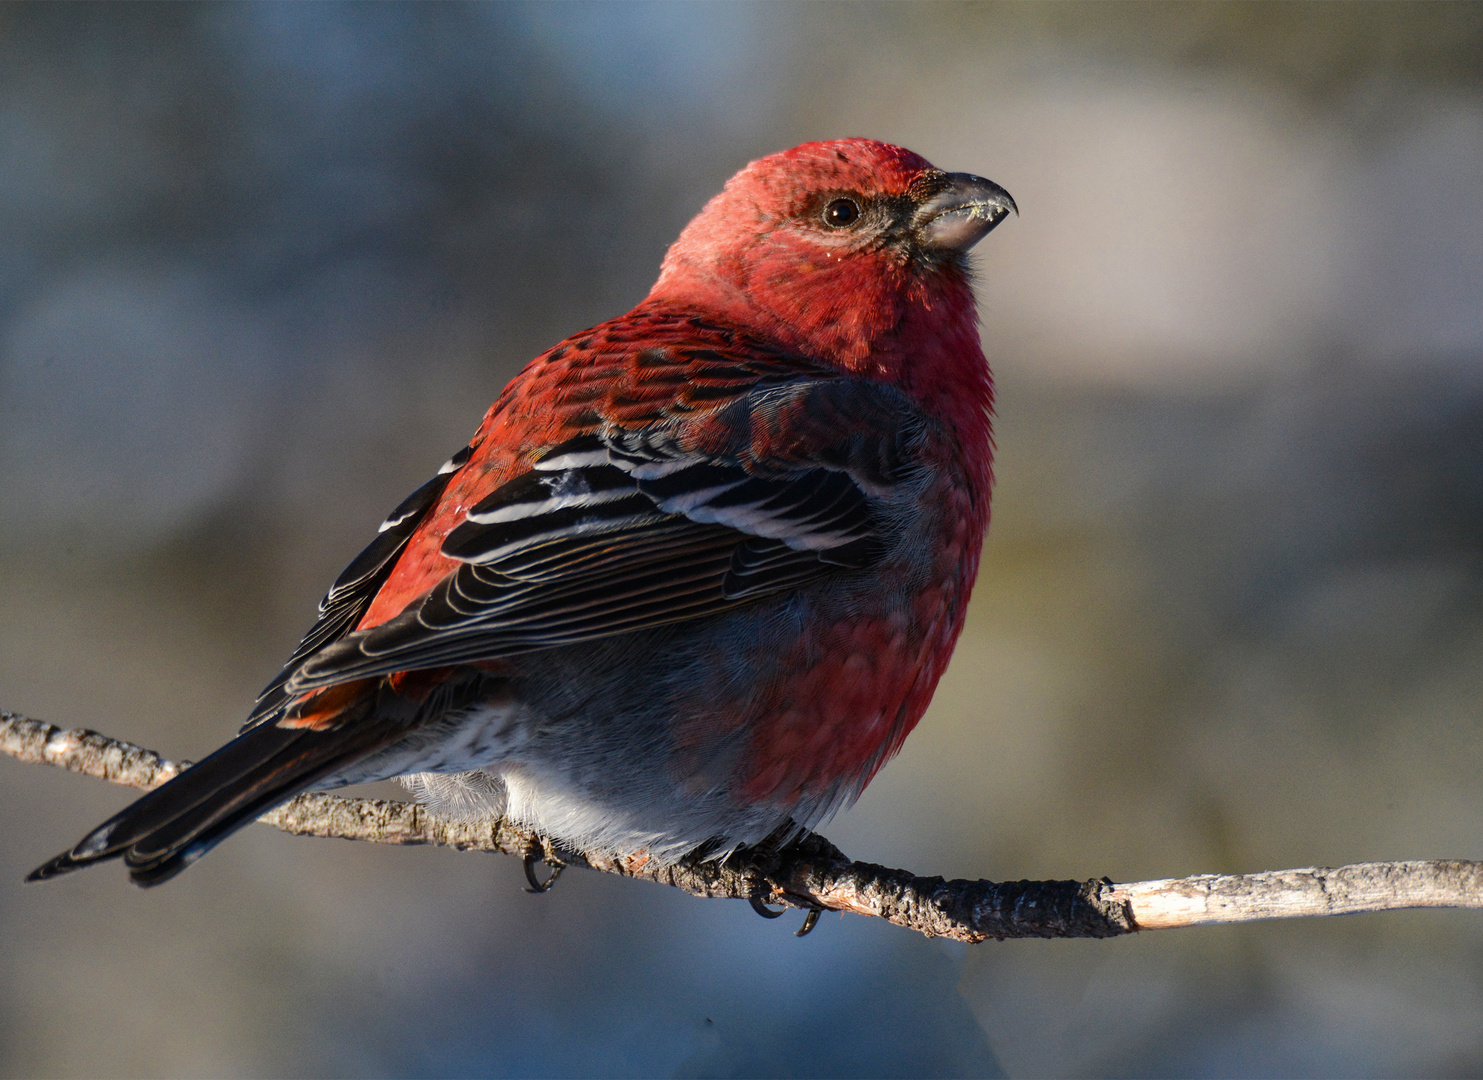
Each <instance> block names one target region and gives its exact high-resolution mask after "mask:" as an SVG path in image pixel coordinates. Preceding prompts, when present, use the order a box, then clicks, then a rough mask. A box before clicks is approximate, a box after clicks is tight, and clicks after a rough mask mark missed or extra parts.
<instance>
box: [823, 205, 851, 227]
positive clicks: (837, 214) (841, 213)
mask: <svg viewBox="0 0 1483 1080" xmlns="http://www.w3.org/2000/svg"><path fill="white" fill-rule="evenodd" d="M859 220H860V206H859V204H858V203H856V202H855V200H854V199H835V200H834V201H833V202H831V203H830V204H829V205H828V206H826V207H824V224H825V225H828V226H829V227H830V228H831V229H848V228H849V227H850V226H851V225H853V224H854V223H855V222H857V221H859Z"/></svg>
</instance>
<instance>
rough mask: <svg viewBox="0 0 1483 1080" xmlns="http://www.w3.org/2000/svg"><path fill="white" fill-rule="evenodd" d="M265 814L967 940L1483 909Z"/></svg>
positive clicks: (1405, 898) (8, 749) (1441, 864)
mask: <svg viewBox="0 0 1483 1080" xmlns="http://www.w3.org/2000/svg"><path fill="white" fill-rule="evenodd" d="M0 753H3V754H6V755H8V756H10V757H13V758H16V759H17V760H19V761H23V762H28V763H31V764H45V765H56V766H58V767H60V768H63V769H66V770H68V771H69V772H77V773H83V774H84V775H87V776H93V777H97V778H99V779H102V780H108V781H111V782H112V783H115V784H125V785H127V786H129V787H135V788H142V789H145V790H148V789H150V788H154V787H158V786H159V785H160V784H163V783H164V782H165V781H166V780H169V779H170V778H171V777H173V776H175V775H176V774H177V773H179V772H181V771H182V770H184V769H185V768H187V767H188V763H184V762H182V763H176V762H172V761H168V760H166V759H165V758H163V757H161V756H160V755H159V754H157V753H155V752H154V751H152V750H146V749H144V748H142V747H139V746H134V745H132V744H130V743H126V742H120V741H119V740H117V739H110V738H108V737H107V736H104V735H99V734H98V733H97V732H94V731H88V730H86V729H82V728H77V729H73V730H71V731H65V730H63V729H61V728H58V727H54V726H53V725H51V724H46V723H42V722H41V721H39V720H31V719H28V718H27V717H24V716H20V715H17V714H15V713H9V712H0ZM260 820H261V821H263V822H265V823H267V824H269V825H273V826H275V827H276V828H279V829H282V830H283V831H285V832H289V833H293V834H294V835H296V836H322V837H339V838H341V839H345V840H365V841H369V842H370V843H376V844H432V845H436V846H439V847H451V848H454V849H456V850H459V851H494V852H500V853H503V854H506V855H514V856H517V857H520V858H525V859H531V858H536V859H543V860H545V861H547V862H549V863H551V864H552V865H556V866H561V865H570V866H585V867H588V868H589V869H592V870H598V871H601V872H603V873H609V874H619V875H622V876H624V877H632V878H642V879H646V880H649V881H656V882H660V883H662V884H665V885H672V886H674V887H675V888H678V889H683V890H684V891H685V892H688V893H691V894H692V895H695V896H708V897H723V898H731V899H745V900H753V901H757V902H765V903H773V904H786V905H789V906H792V907H798V908H805V909H810V910H819V909H824V910H834V911H850V912H854V913H855V914H857V915H870V916H874V917H876V918H882V919H886V920H887V921H889V922H893V923H895V924H896V925H898V926H904V927H906V928H908V929H911V930H916V931H918V932H920V933H923V934H926V935H927V936H929V937H948V938H955V939H957V940H959V941H968V942H979V941H983V940H985V939H987V938H998V939H1001V940H1002V939H1004V938H1010V937H1016V938H1019V937H1096V938H1102V937H1116V936H1118V935H1120V934H1128V933H1134V932H1136V931H1139V930H1163V929H1169V928H1172V927H1178V926H1197V925H1201V924H1205V923H1229V922H1248V921H1251V920H1254V919H1281V918H1296V917H1304V916H1313V915H1347V914H1354V913H1357V912H1364V911H1389V910H1395V909H1398V908H1416V907H1452V908H1483V862H1469V861H1462V860H1445V861H1431V862H1394V863H1357V864H1354V865H1351V866H1341V867H1337V868H1333V869H1329V868H1322V867H1312V868H1308V869H1302V870H1275V871H1268V872H1266V873H1260V874H1202V875H1199V876H1197V877H1189V878H1177V879H1168V880H1163V881H1136V882H1127V883H1123V884H1114V883H1113V882H1111V881H1109V880H1107V879H1105V878H1104V879H1102V880H1092V881H1011V882H993V881H965V880H954V881H944V880H943V879H942V878H940V877H917V876H916V875H914V874H911V873H908V872H907V871H905V870H892V869H889V868H887V867H884V866H877V865H875V864H874V863H864V862H853V861H851V860H850V859H848V858H846V857H845V855H844V853H843V852H841V851H840V850H839V849H838V848H836V847H835V846H834V845H833V844H831V843H829V841H828V840H825V839H824V838H823V837H822V836H819V835H817V834H814V833H810V834H808V835H807V836H805V837H803V838H802V839H800V840H797V841H795V842H793V843H791V844H788V845H787V846H785V847H780V848H753V849H748V850H745V851H742V852H738V853H737V854H735V855H733V856H732V857H731V858H729V859H727V860H726V861H725V862H724V863H715V862H700V861H694V860H690V861H685V862H682V863H680V864H678V865H674V866H656V865H653V864H652V863H651V862H649V861H648V860H647V859H645V858H643V857H642V856H639V857H630V858H626V859H623V858H614V857H612V856H608V855H600V854H595V853H585V852H579V851H570V850H567V849H565V848H562V847H560V846H559V845H556V844H553V843H552V842H551V841H549V840H548V839H546V838H544V837H541V836H538V835H537V834H535V833H533V832H530V831H529V830H526V829H522V828H520V827H519V826H516V825H514V824H512V823H510V822H508V821H505V820H495V821H486V822H462V821H452V820H449V819H447V818H441V817H438V816H436V815H434V814H430V813H428V812H427V811H426V810H425V809H423V808H422V807H421V806H418V805H417V804H415V803H405V802H385V801H381V800H370V799H345V798H340V797H337V796H333V795H325V794H318V793H310V794H305V795H300V796H298V797H297V798H295V799H293V800H292V801H291V802H288V803H286V804H285V805H283V806H281V807H279V808H278V809H277V810H274V811H273V812H272V813H270V814H267V815H265V816H264V817H262V818H261V819H260Z"/></svg>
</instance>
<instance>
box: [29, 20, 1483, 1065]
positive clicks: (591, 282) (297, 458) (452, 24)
mask: <svg viewBox="0 0 1483 1080" xmlns="http://www.w3.org/2000/svg"><path fill="white" fill-rule="evenodd" d="M849 134H861V135H870V136H873V137H875V138H880V139H886V140H890V141H895V142H900V143H903V144H905V145H907V146H909V147H911V148H912V149H914V150H917V151H919V152H921V153H923V154H925V155H926V156H927V157H929V158H931V159H932V160H933V161H935V162H936V163H937V164H939V165H941V166H943V167H945V168H948V169H953V170H967V171H973V172H977V173H981V174H983V175H986V176H989V177H992V178H993V179H994V180H996V181H998V182H999V183H1001V184H1003V185H1004V186H1005V187H1007V188H1008V189H1009V190H1010V191H1012V192H1013V193H1014V195H1015V197H1016V198H1017V199H1018V200H1019V203H1020V206H1021V208H1022V212H1023V213H1022V216H1021V217H1020V218H1017V219H1014V220H1011V221H1010V222H1009V223H1007V224H1006V225H1005V226H1004V227H1003V228H1002V229H1000V230H999V231H997V232H996V233H995V234H994V235H993V236H992V237H990V238H989V239H988V240H987V241H986V242H985V243H984V244H983V245H982V251H981V252H980V254H979V256H978V266H979V269H980V272H981V275H980V297H981V299H982V307H983V316H984V343H985V348H986V351H987V353H988V355H989V357H990V359H991V361H992V362H993V364H994V366H995V370H996V373H997V376H998V381H999V385H1000V410H999V411H1000V420H999V424H998V433H999V446H1000V455H999V466H998V470H997V471H998V477H999V488H998V491H997V493H996V496H995V506H996V509H995V520H994V525H993V528H992V531H991V538H990V541H989V544H988V547H987V550H986V553H985V562H984V569H983V574H982V577H981V579H980V584H979V591H978V593H977V595H976V596H975V600H974V606H973V608H972V611H971V615H970V621H969V625H968V629H967V631H966V633H965V635H964V640H963V643H962V644H961V645H960V647H959V650H958V655H957V658H956V660H955V662H954V665H953V667H952V668H951V670H950V671H949V673H948V676H947V678H946V679H945V681H944V683H943V686H942V688H941V690H940V691H939V693H938V698H937V701H936V703H935V704H934V706H933V708H932V711H931V712H930V713H929V714H928V716H927V718H926V719H925V720H924V722H923V723H922V726H921V727H920V728H919V730H918V731H917V733H916V734H915V735H913V737H912V739H911V740H910V741H909V742H908V744H907V747H906V750H905V751H904V753H903V754H902V755H901V757H900V758H899V759H898V760H897V761H896V762H895V763H893V764H892V765H890V766H889V767H888V768H887V769H886V770H885V771H884V773H883V774H882V775H881V776H880V778H879V779H878V780H877V781H876V783H875V784H874V785H873V786H872V787H871V789H870V790H869V791H868V792H866V794H865V796H864V797H863V798H862V799H861V801H860V803H859V804H858V806H857V807H856V808H855V809H854V810H852V811H851V812H849V813H848V814H845V815H844V816H842V817H841V818H840V819H838V820H837V821H836V822H834V823H833V824H832V825H831V826H830V827H828V828H827V829H826V830H824V831H825V832H826V834H827V835H829V836H830V837H831V838H832V839H833V840H835V841H836V842H837V843H839V844H840V845H841V846H842V847H844V848H845V849H846V850H847V851H848V852H850V853H851V854H852V855H854V856H855V857H858V858H867V859H872V860H876V861H880V862H885V863H888V864H893V865H901V866H908V867H910V868H912V869H914V870H916V871H918V872H922V873H942V874H945V875H948V876H966V877H1001V878H1020V877H1083V878H1084V877H1091V876H1100V875H1103V874H1106V875H1109V876H1112V877H1114V878H1118V879H1125V880H1126V879H1138V878H1148V877H1166V876H1177V875H1182V874H1187V873H1196V872H1202V871H1254V870H1261V869H1272V868H1278V867H1287V866H1301V865H1309V864H1315V863H1317V864H1335V863H1340V862H1345V861H1354V860H1364V859H1393V858H1424V857H1443V856H1446V857H1468V858H1483V781H1480V765H1483V740H1480V712H1483V664H1480V662H1479V661H1480V657H1483V7H1480V6H1478V5H1473V4H1459V5H1435V4H1422V3H1417V4H1405V5H1397V6H1390V5H1384V4H1366V5H1321V6H1309V5H1305V4H1281V5H1263V4H1238V5H1224V4H1215V3H1210V4H1199V5H1189V6H1181V5H1159V6H1153V5H1131V6H1130V5H1122V4H1097V5H1092V6H1081V5H1078V4H1056V5H1049V4H1046V5H1039V4H1031V5H1019V4H995V5H987V6H956V5H951V4H936V5H930V6H928V5H902V6H894V5H863V4H857V5H842V6H837V5H832V4H825V3H819V4H810V5H804V6H792V5H781V4H778V5H765V6H762V5H759V6H737V5H726V4H718V5H707V4H698V3H697V4H686V5H683V6H681V5H670V4H655V5H647V4H645V5H625V4H603V5H596V6H583V5H535V6H521V5H500V6H458V5H414V6H400V5H365V6H339V5H334V4H303V5H297V4H283V5H267V4H265V5H258V4H233V5H222V6H215V5H206V4H200V5H175V4H172V5H165V6H158V7H155V6H123V5H106V6H104V5H96V6H81V5H77V6H74V5H66V6H40V7H31V6H24V5H6V6H4V7H0V237H3V243H0V707H3V708H8V709H14V710H18V711H22V712H25V713H28V714H30V715H33V716H37V717H39V718H42V719H46V720H50V721H52V722H54V723H58V724H62V725H64V726H67V725H87V726H90V727H94V728H98V729H100V730H103V731H106V732H108V733H110V734H113V735H116V736H119V737H123V738H127V739H130V740H132V741H135V742H139V743H143V744H146V745H149V746H152V747H155V748H158V749H159V750H161V751H163V752H165V753H167V754H169V755H172V756H175V757H187V758H195V757H199V756H201V755H202V754H204V753H205V752H207V751H208V750H210V749H211V748H212V747H214V746H215V745H216V744H217V743H219V742H220V741H221V740H222V739H223V738H224V737H225V736H226V735H228V734H229V733H230V732H232V731H233V730H234V729H235V726H236V724H237V723H238V722H239V720H240V718H241V717H242V716H243V715H244V714H245V711H246V709H247V707H248V705H249V703H250V702H251V700H252V698H253V696H254V694H255V692H256V691H257V690H258V688H259V687H261V685H262V684H263V683H264V682H266V681H267V679H268V678H269V677H270V676H271V675H272V674H273V673H274V672H275V671H276V669H277V666H278V664H279V663H280V662H281V661H282V660H283V658H284V657H285V656H286V655H287V653H288V652H289V651H290V650H291V648H292V646H293V644H294V643H295V642H296V640H297V638H298V636H299V634H300V633H301V632H302V630H303V629H304V628H305V627H306V626H307V625H308V623H309V622H310V620H311V618H312V615H313V607H314V603H315V601H316V600H317V599H318V597H319V595H320V593H321V592H322V591H323V589H324V587H325V585H326V584H327V583H328V582H329V581H330V580H331V579H332V578H333V577H334V575H335V573H336V572H337V571H338V570H339V568H340V567H341V566H342V565H343V564H344V563H345V562H346V561H347V560H348V559H349V558H350V557H351V556H352V555H353V554H354V553H355V552H356V551H357V550H358V549H359V547H360V545H361V544H362V543H363V541H364V540H365V538H366V537H367V536H368V535H369V534H370V532H371V531H372V530H373V529H374V527H375V525H376V523H377V522H378V521H379V520H380V518H381V517H382V515H383V514H384V512H385V511H386V510H387V509H388V508H390V507H391V506H392V505H394V504H395V503H396V502H397V501H399V500H400V498H401V497H402V496H403V495H404V494H405V493H406V492H407V491H409V490H411V488H412V487H414V486H415V485H416V484H418V483H420V482H421V481H422V479H424V478H425V476H426V475H427V474H428V473H429V472H430V471H431V470H432V469H434V468H435V467H436V466H437V465H438V464H439V463H440V462H441V461H442V460H443V459H444V458H445V457H446V456H447V454H448V453H449V452H450V451H452V450H454V449H456V448H457V447H458V446H460V445H462V443H463V440H464V439H465V438H466V436H467V434H468V433H469V431H470V430H471V429H472V428H473V426H474V425H475V424H476V422H477V421H478V418H479V416H480V415H481V414H482V412H483V411H484V409H485V408H486V406H487V405H488V403H489V401H490V400H492V398H493V397H494V396H495V394H496V393H497V392H498V390H499V389H500V387H501V386H502V385H503V383H504V382H505V381H506V380H507V379H508V378H509V377H510V376H511V375H512V374H513V373H514V372H515V371H516V370H517V369H518V367H519V366H520V365H521V364H523V363H524V362H525V361H526V360H527V359H528V358H529V357H531V356H532V355H534V354H535V353H536V352H538V351H540V350H541V349H543V348H544V347H546V346H547V345H549V344H551V343H553V342H554V341H556V340H557V339H559V338H561V337H563V336H565V335H567V334H568V333H571V332H573V331H575V330H577V329H580V328H582V327H584V326H587V325H590V324H592V323H594V322H596V321H598V320H600V319H603V318H606V317H608V316H610V315H613V314H616V313H619V312H621V311H623V310H625V309H626V308H627V307H628V306H630V305H631V304H632V303H634V302H635V301H637V300H638V299H639V298H640V297H641V296H642V295H643V294H644V293H645V291H646V290H647V288H648V286H649V284H650V282H651V281H652V279H653V276H654V275H655V273H656V270H657V266H658V262H659V259H660V257H661V256H662V254H663V252H664V249H665V247H666V245H667V244H668V243H669V242H670V241H671V240H672V239H673V238H674V236H675V235H676V234H677V233H678V231H679V229H680V227H681V226H682V225H683V224H684V222H685V221H686V220H687V219H688V218H689V217H690V216H691V215H692V214H693V213H694V212H695V211H696V210H697V209H698V208H699V207H700V205H701V204H702V202H703V201H704V200H705V199H706V198H707V197H708V196H709V195H710V194H712V193H713V192H715V191H716V190H717V189H718V188H719V187H720V185H721V184H722V183H723V182H724V180H725V179H726V178H727V177H728V176H729V175H730V174H731V173H732V172H733V171H735V170H736V169H737V168H738V167H740V166H741V165H742V164H744V163H745V162H746V161H748V160H749V159H751V158H754V157H757V156H759V155H761V154H764V153H767V152H770V151H773V150H777V149H781V148H783V147H786V146H790V145H793V144H795V143H798V142H801V141H803V140H806V139H814V138H828V137H838V136H842V135H849ZM0 772H3V775H4V784H3V787H0V814H3V815H4V821H5V825H6V827H5V829H4V834H3V839H0V937H3V941H4V942H5V962H4V963H3V965H0V1072H3V1073H4V1074H5V1075H13V1076H80V1075H88V1076H139V1075H162V1076H200V1075H211V1076H228V1075H242V1076H258V1075H311V1074H312V1075H367V1076H392V1075H395V1076H439V1075H460V1076H473V1075H488V1076H511V1075H520V1076H537V1075H552V1076H556V1075H574V1074H593V1075H613V1076H628V1075H633V1076H667V1075H674V1076H687V1077H688V1076H694V1077H699V1076H722V1077H730V1076H737V1077H740V1076H826V1075H839V1076H877V1075H879V1076H888V1075H933V1076H936V1075H941V1076H993V1075H1001V1074H1009V1075H1013V1076H1046V1075H1063V1076H1071V1075H1086V1076H1116V1075H1140V1076H1155V1075H1182V1076H1188V1075H1208V1076H1232V1075H1273V1076H1292V1075H1314V1076H1327V1075H1332V1076H1359V1075H1374V1076H1388V1075H1397V1074H1422V1075H1431V1076H1470V1075H1478V1074H1479V1073H1483V920H1480V919H1479V917H1478V915H1477V914H1476V913H1460V912H1420V913H1403V914H1394V915H1383V916H1367V917H1362V918H1355V919H1348V920H1339V921H1330V922H1299V923H1290V924H1267V925H1255V926H1245V927H1227V928H1217V929H1206V930H1192V931H1180V932H1174V933H1164V934H1154V935H1147V936H1143V937H1138V938H1132V939H1127V940H1119V941H1111V942H1085V941H1072V942H1039V941H1033V942H1010V943H1003V944H996V943H988V944H985V945H982V946H978V947H974V948H966V947H961V946H955V945H951V944H946V945H945V944H944V943H941V942H932V941H927V940H925V939H921V938H918V937H914V936H912V935H910V934H908V933H906V932H904V931H901V930H898V929H895V928H893V927H890V926H887V925H885V924H877V923H874V922H871V921H867V920H863V919H857V918H843V917H835V916H830V917H826V918H825V919H824V920H823V922H822V923H821V925H820V926H819V928H818V930H817V931H816V932H815V933H814V934H813V935H812V936H811V937H809V938H807V939H804V940H796V939H794V938H793V937H792V936H791V935H790V933H789V932H788V931H789V930H790V929H792V928H793V924H794V923H795V922H796V921H797V920H796V916H791V917H790V918H789V919H787V920H783V921H780V922H773V923H768V922H764V921H762V920H760V919H758V918H757V917H756V916H755V915H753V914H752V912H751V911H750V910H749V909H748V908H747V906H746V905H745V904H740V903H722V902H701V901H698V900H694V899H691V898H689V897H685V896H681V895H678V894H675V893H673V892H671V891H668V890H665V889H662V888H659V887H656V886H651V885H645V884H637V883H632V882H623V881H618V880H614V879H608V878H603V877H601V876H599V875H594V874H580V873H573V874H570V875H568V876H567V877H565V878H564V879H563V880H562V882H561V885H560V887H559V888H558V889H557V890H556V891H555V892H554V893H553V894H551V895H549V896H544V897H532V896H528V895H525V894H524V893H522V892H521V890H520V886H521V876H520V870H519V866H518V865H517V864H516V863H515V862H514V861H513V860H509V859H503V858H498V857H489V856H477V855H457V854H453V853H449V852H442V851H432V850H416V849H412V850H391V849H379V848H373V847H370V846H368V845H357V844H338V843H331V842H325V841H309V840H296V839H292V838H289V837H286V836H282V835H280V834H276V833H274V832H272V831H271V830H267V829H252V830H249V831H247V832H246V833H243V834H242V835H240V836H239V837H238V838H236V839H235V840H234V841H233V842H232V843H230V844H229V845H227V846H225V847H224V848H222V849H221V850H220V851H219V852H218V853H217V854H215V855H214V856H213V857H212V858H210V859H207V860H205V861H204V862H203V863H202V864H201V865H200V866H199V867H197V868H195V869H193V870H192V871H191V872H190V873H188V874H186V875H184V876H183V877H182V878H180V879H179V880H178V881H176V882H174V883H172V884H171V885H169V886H167V887H165V888H163V889H160V890H157V891H153V892H149V893H142V892H139V891H137V890H135V889H133V888H131V887H129V886H128V885H127V884H126V882H125V881H124V879H123V875H122V874H121V873H119V872H116V871H115V870H114V869H112V868H109V869H105V870H102V871H98V872H95V873H91V874H84V875H78V876H76V877H73V878H68V879H66V880H64V881H60V882H57V883H56V884H54V885H51V886H48V887H45V888H37V887H27V888H22V887H20V885H19V881H20V878H21V876H22V875H23V874H24V873H25V872H26V871H27V870H28V869H30V868H31V867H32V866H33V865H35V864H36V863H38V862H40V861H41V860H42V859H44V858H46V857H47V856H49V855H51V854H53V853H54V852H55V851H56V850H58V849H59V848H61V847H62V846H63V845H65V844H68V843H70V842H72V841H73V840H75V839H76V837H77V836H79V835H80V834H81V833H82V832H83V831H84V830H85V829H86V828H87V827H89V826H91V825H93V824H94V823H96V822H97V821H98V820H101V819H102V818H103V817H105V816H106V815H108V814H109V813H111V812H112V811H113V810H115V809H117V808H118V807H119V806H121V805H122V804H123V802H124V801H125V800H126V799H127V798H128V795H127V794H126V793H125V792H123V791H120V790H118V789H116V788H109V787H107V786H106V785H103V784H100V783H97V782H96V781H88V780H83V779H80V778H76V777H71V776H67V775H64V774H61V773H59V772H55V771H53V770H48V769H41V768H36V767H24V766H21V765H18V764H15V763H6V762H0Z"/></svg>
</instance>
